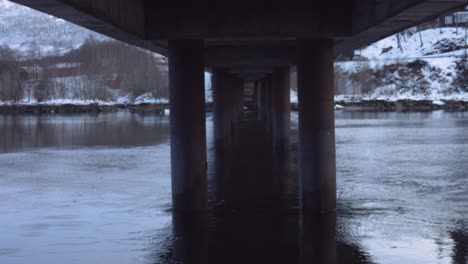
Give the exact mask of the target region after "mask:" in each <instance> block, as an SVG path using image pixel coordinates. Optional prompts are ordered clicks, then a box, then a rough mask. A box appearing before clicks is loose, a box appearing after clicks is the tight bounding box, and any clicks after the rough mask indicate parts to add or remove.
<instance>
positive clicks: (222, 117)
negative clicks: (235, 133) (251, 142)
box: [211, 68, 234, 151]
mask: <svg viewBox="0 0 468 264" xmlns="http://www.w3.org/2000/svg"><path fill="white" fill-rule="evenodd" d="M230 81H232V80H230V76H229V74H228V73H227V72H226V70H224V69H221V68H215V69H214V70H213V75H212V82H211V83H212V87H213V121H214V128H213V130H214V144H215V148H216V150H217V151H218V150H219V151H225V150H229V149H230V148H231V146H232V125H233V115H232V111H233V110H232V108H233V107H234V105H233V104H232V103H233V100H232V92H233V88H234V87H232V86H233V85H232V83H230Z"/></svg>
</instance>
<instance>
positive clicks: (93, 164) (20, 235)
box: [0, 111, 468, 264]
mask: <svg viewBox="0 0 468 264" xmlns="http://www.w3.org/2000/svg"><path fill="white" fill-rule="evenodd" d="M206 120H207V128H208V130H207V132H208V144H209V149H212V139H211V134H212V117H211V115H208V116H207V119H206ZM292 120H293V122H292V126H293V127H294V126H295V125H296V122H297V114H295V113H293V114H292ZM336 142H337V185H338V209H337V213H336V219H335V220H336V223H335V224H334V225H332V228H333V231H331V233H332V234H333V235H332V236H333V237H335V232H336V241H335V242H333V243H330V242H329V241H328V240H327V239H326V238H325V240H326V241H327V242H325V245H321V246H320V250H322V251H323V250H325V251H330V252H332V253H331V254H333V255H335V256H334V257H333V256H332V257H329V256H328V257H327V258H328V259H329V260H330V259H332V261H331V262H336V263H350V264H353V263H392V264H393V263H411V264H415V263H454V264H466V263H468V112H465V113H446V112H427V113H376V112H341V111H338V112H336ZM169 150H170V148H169V121H168V117H161V116H154V115H148V116H141V115H136V114H130V113H124V112H120V113H111V114H101V115H96V116H92V115H71V116H63V115H45V116H26V115H19V116H0V186H1V188H0V263H1V264H10V263H18V264H20V263H21V264H23V263H96V264H97V263H163V262H165V261H164V259H167V258H168V256H170V255H171V254H173V253H172V249H171V247H172V244H173V243H176V242H174V240H177V239H176V238H174V237H173V236H174V235H173V231H172V230H173V223H174V222H173V220H172V214H171V193H170V186H171V185H170V151H169ZM280 217H281V216H272V218H274V219H275V220H276V219H277V218H280ZM246 222H255V219H254V218H251V219H247V220H246ZM275 224H276V223H275ZM209 225H210V228H211V229H216V226H217V225H216V223H214V224H213V223H211V222H210V223H209ZM302 225H303V227H302V228H305V230H307V226H306V227H304V225H307V223H302ZM272 230H275V229H274V228H273V229H272ZM292 232H293V231H291V230H289V231H288V229H280V230H278V233H282V235H281V236H282V237H286V239H284V240H283V239H282V241H285V242H284V243H287V241H288V238H290V239H289V240H291V241H293V243H291V244H288V245H285V246H284V247H276V246H275V245H270V244H268V243H271V244H273V243H277V241H274V239H273V240H272V239H270V238H271V237H269V236H275V235H272V234H271V233H272V232H269V233H270V234H267V235H266V236H267V237H268V238H269V239H268V241H270V242H266V243H267V245H266V246H265V247H267V248H270V251H272V254H274V251H277V250H278V249H279V248H285V250H286V251H287V253H285V254H283V255H287V254H291V252H297V254H296V253H294V256H295V257H291V258H289V259H290V260H291V261H290V262H288V261H285V262H283V263H305V262H307V261H306V260H305V259H306V258H307V255H308V253H307V252H308V250H309V249H307V244H308V242H307V241H308V240H307V239H303V240H301V239H297V237H300V238H302V236H301V235H299V236H291V237H290V236H289V234H290V233H292ZM322 232H323V230H322V231H320V235H319V236H320V237H321V239H322V235H323V234H322ZM266 233H268V232H266ZM273 233H275V232H273ZM325 236H326V235H325ZM256 239H257V238H256V237H255V235H252V237H251V238H246V241H237V242H236V243H239V245H241V247H240V248H241V249H242V244H248V243H252V244H254V242H255V241H256ZM312 239H313V235H312ZM208 240H209V243H208V244H209V245H211V244H216V243H217V240H216V237H211V238H208ZM250 240H251V241H250ZM252 241H254V242H252ZM259 241H261V242H259V243H257V244H260V243H265V241H266V240H261V239H260V240H259ZM231 242H232V241H231ZM244 242H245V243H244ZM281 243H282V242H281ZM218 244H219V243H218ZM304 244H306V246H304ZM312 244H313V243H312ZM229 245H230V246H232V244H229ZM327 245H331V247H333V248H327ZM253 246H254V247H255V245H253ZM210 247H211V246H210ZM266 251H268V249H267V250H266ZM239 254H241V255H242V254H244V257H246V258H245V261H244V262H243V263H251V262H249V258H250V257H251V259H256V260H257V258H256V257H254V256H249V255H248V254H255V252H249V253H248V254H247V253H242V252H239ZM327 254H328V253H327ZM279 255H281V253H279V254H278V256H279ZM218 257H219V256H218ZM259 259H260V261H257V262H256V263H263V262H262V261H261V259H262V258H261V257H259ZM265 260H268V261H265V262H264V263H272V262H271V260H270V259H268V258H265ZM224 262H226V263H227V262H229V261H228V260H226V261H224ZM188 263H190V261H189V262H188ZM219 263H222V262H219ZM239 263H240V262H239ZM307 263H309V262H307ZM317 263H325V261H322V262H320V261H319V260H318V261H317Z"/></svg>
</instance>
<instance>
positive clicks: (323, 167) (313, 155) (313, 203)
mask: <svg viewBox="0 0 468 264" xmlns="http://www.w3.org/2000/svg"><path fill="white" fill-rule="evenodd" d="M297 53H298V54H297V78H298V97H299V98H298V99H299V149H298V150H299V176H300V191H301V206H302V208H303V210H304V212H308V213H325V212H330V211H333V210H335V207H336V164H335V163H336V162H335V159H336V158H335V119H334V102H333V94H334V89H333V39H298V40H297Z"/></svg>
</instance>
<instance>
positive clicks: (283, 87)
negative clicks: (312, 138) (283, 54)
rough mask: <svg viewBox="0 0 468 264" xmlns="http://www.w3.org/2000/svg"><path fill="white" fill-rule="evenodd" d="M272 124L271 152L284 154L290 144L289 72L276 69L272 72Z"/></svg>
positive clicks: (283, 68) (281, 68) (282, 68)
mask: <svg viewBox="0 0 468 264" xmlns="http://www.w3.org/2000/svg"><path fill="white" fill-rule="evenodd" d="M272 77H273V87H272V88H273V89H272V93H273V96H272V110H273V111H272V124H273V126H272V127H273V150H274V151H275V152H283V153H284V152H286V150H287V149H288V147H289V144H290V122H291V121H290V118H291V117H290V115H291V102H290V89H291V88H290V87H289V86H290V70H289V67H278V68H275V70H274V72H273V76H272Z"/></svg>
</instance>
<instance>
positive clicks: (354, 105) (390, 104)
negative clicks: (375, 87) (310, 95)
mask: <svg viewBox="0 0 468 264" xmlns="http://www.w3.org/2000/svg"><path fill="white" fill-rule="evenodd" d="M335 104H336V105H337V106H340V107H342V109H344V110H363V111H433V110H445V111H468V101H457V100H444V99H442V100H437V101H433V100H409V99H401V100H395V101H389V100H361V101H336V102H335Z"/></svg>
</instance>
